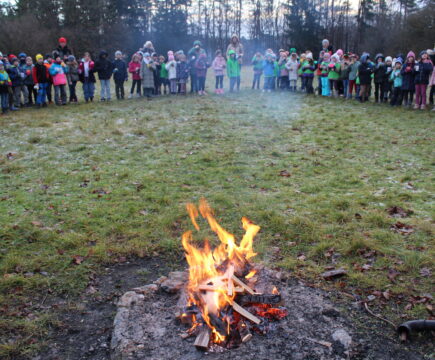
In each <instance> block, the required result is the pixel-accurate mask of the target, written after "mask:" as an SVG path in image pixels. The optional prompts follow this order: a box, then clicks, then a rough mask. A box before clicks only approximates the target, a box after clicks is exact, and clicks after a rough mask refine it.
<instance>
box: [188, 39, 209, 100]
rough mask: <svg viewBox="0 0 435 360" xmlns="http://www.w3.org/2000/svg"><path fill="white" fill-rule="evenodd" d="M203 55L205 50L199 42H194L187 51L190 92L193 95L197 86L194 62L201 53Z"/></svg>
mask: <svg viewBox="0 0 435 360" xmlns="http://www.w3.org/2000/svg"><path fill="white" fill-rule="evenodd" d="M203 52H204V53H205V50H204V49H203V48H202V43H201V41H199V40H196V41H195V42H194V43H193V48H191V49H190V50H189V52H188V53H187V58H188V59H187V62H188V65H189V68H190V81H191V84H190V92H191V93H194V92H197V91H198V89H197V87H198V86H197V85H198V80H197V78H196V69H195V63H196V61H197V60H198V59H199V55H200V54H201V53H203Z"/></svg>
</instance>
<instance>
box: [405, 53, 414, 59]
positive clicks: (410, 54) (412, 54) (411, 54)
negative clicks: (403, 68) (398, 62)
mask: <svg viewBox="0 0 435 360" xmlns="http://www.w3.org/2000/svg"><path fill="white" fill-rule="evenodd" d="M411 56H412V57H413V58H414V60H415V54H414V52H413V51H410V52H409V53H408V55H406V60H408V58H409V57H411Z"/></svg>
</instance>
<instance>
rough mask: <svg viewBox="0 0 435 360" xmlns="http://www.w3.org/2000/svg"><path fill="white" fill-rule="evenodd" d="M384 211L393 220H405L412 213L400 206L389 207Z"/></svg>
mask: <svg viewBox="0 0 435 360" xmlns="http://www.w3.org/2000/svg"><path fill="white" fill-rule="evenodd" d="M386 211H387V213H388V214H389V215H390V216H392V217H395V218H405V217H408V216H409V215H411V214H413V213H414V212H413V211H412V210H405V209H403V208H401V207H400V206H392V207H389V208H388V209H387V210H386Z"/></svg>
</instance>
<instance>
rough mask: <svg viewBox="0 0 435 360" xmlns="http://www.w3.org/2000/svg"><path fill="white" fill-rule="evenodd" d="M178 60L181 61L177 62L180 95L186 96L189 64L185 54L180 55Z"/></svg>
mask: <svg viewBox="0 0 435 360" xmlns="http://www.w3.org/2000/svg"><path fill="white" fill-rule="evenodd" d="M178 58H179V60H180V61H178V62H177V82H178V86H179V91H178V92H179V93H180V94H181V95H186V87H187V81H188V80H189V74H190V69H189V64H188V63H187V57H186V55H184V53H179V55H178Z"/></svg>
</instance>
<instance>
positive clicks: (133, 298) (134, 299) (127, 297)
mask: <svg viewBox="0 0 435 360" xmlns="http://www.w3.org/2000/svg"><path fill="white" fill-rule="evenodd" d="M143 299H144V296H143V295H142V294H136V293H135V292H134V291H127V292H126V293H125V294H124V295H122V296H121V298H120V299H119V301H118V307H131V305H134V304H136V303H138V302H140V301H141V300H143Z"/></svg>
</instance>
